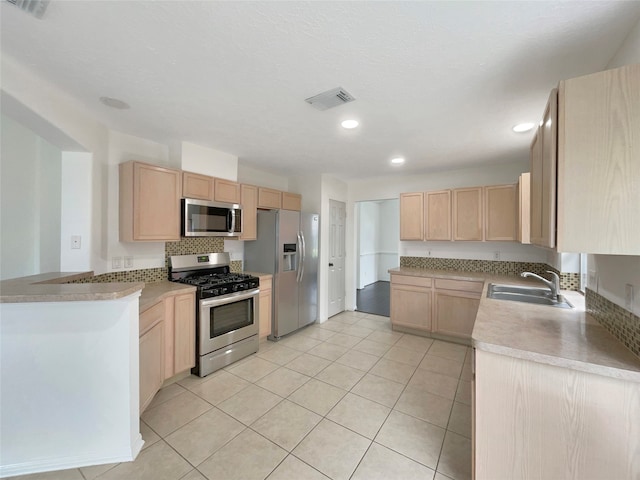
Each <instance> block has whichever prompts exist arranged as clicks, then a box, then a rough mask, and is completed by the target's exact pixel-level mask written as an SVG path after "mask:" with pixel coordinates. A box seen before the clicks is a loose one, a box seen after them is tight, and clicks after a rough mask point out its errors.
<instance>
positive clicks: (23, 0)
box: [7, 0, 49, 18]
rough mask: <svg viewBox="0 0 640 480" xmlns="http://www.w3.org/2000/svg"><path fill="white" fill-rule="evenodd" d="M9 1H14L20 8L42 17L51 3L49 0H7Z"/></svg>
mask: <svg viewBox="0 0 640 480" xmlns="http://www.w3.org/2000/svg"><path fill="white" fill-rule="evenodd" d="M7 2H9V3H13V4H14V5H15V6H16V7H18V8H19V9H20V10H24V11H25V12H27V13H28V14H30V15H33V16H34V17H36V18H42V16H43V15H44V11H45V10H46V9H47V6H48V5H49V0H7Z"/></svg>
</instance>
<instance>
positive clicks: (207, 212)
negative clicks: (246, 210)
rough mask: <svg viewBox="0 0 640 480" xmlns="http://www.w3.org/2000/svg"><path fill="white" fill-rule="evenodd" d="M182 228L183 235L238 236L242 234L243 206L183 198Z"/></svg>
mask: <svg viewBox="0 0 640 480" xmlns="http://www.w3.org/2000/svg"><path fill="white" fill-rule="evenodd" d="M181 230H182V236H183V237H237V236H239V235H241V234H242V207H241V206H240V205H238V204H231V203H214V202H207V201H205V200H194V199H192V198H183V199H182V228H181Z"/></svg>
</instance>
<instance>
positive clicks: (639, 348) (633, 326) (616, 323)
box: [585, 288, 640, 357]
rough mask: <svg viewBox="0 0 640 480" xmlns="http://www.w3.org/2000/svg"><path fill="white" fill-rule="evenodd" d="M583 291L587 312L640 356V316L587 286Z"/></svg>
mask: <svg viewBox="0 0 640 480" xmlns="http://www.w3.org/2000/svg"><path fill="white" fill-rule="evenodd" d="M585 293H586V294H585V304H586V307H587V312H589V313H590V314H591V315H592V316H593V317H594V318H595V319H596V320H597V321H598V322H599V323H600V324H601V325H602V326H603V327H604V328H606V329H607V330H608V331H609V333H611V334H612V335H613V336H614V337H616V338H617V339H618V340H620V341H621V342H622V343H623V344H624V345H625V346H626V347H627V348H628V349H629V350H631V351H632V352H633V353H634V354H635V355H637V356H638V357H640V317H638V315H635V314H633V313H632V312H630V311H628V310H625V309H624V308H622V307H621V306H619V305H616V304H615V303H613V302H612V301H610V300H608V299H606V298H605V297H603V296H602V295H600V294H598V293H596V292H594V291H593V290H591V289H589V288H587V289H586V292H585Z"/></svg>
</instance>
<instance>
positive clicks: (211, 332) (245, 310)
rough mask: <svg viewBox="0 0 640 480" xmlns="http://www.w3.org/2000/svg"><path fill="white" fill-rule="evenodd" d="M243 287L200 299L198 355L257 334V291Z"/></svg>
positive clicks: (256, 289) (258, 291)
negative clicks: (237, 290) (234, 291)
mask: <svg viewBox="0 0 640 480" xmlns="http://www.w3.org/2000/svg"><path fill="white" fill-rule="evenodd" d="M259 293H260V289H258V288H254V289H253V290H245V291H243V292H236V293H231V294H229V295H223V296H220V297H213V298H207V299H204V300H200V318H199V327H200V329H199V332H198V333H199V341H198V349H199V354H200V355H206V354H208V353H211V352H213V351H214V350H218V349H220V348H224V347H227V346H229V345H231V344H232V343H235V342H238V341H240V340H243V339H245V338H248V337H250V336H252V335H257V334H258V324H259V323H258V294H259Z"/></svg>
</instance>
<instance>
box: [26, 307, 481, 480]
mask: <svg viewBox="0 0 640 480" xmlns="http://www.w3.org/2000/svg"><path fill="white" fill-rule="evenodd" d="M470 355H471V351H470V348H468V347H465V346H462V345H457V344H453V343H447V342H442V341H438V340H435V341H434V340H432V339H428V338H423V337H417V336H414V335H407V334H401V333H397V332H393V331H391V328H390V323H389V319H388V318H386V317H379V316H375V315H369V314H364V313H359V312H344V313H342V314H340V315H337V316H335V317H333V318H331V319H330V320H329V321H327V322H325V323H322V324H319V325H312V326H310V327H307V328H305V329H303V330H301V331H299V332H297V333H295V334H293V335H291V336H290V337H288V338H285V339H283V340H281V341H280V342H277V343H274V342H266V341H265V342H262V343H261V345H260V351H259V352H258V353H257V354H255V355H252V356H250V357H248V358H246V359H243V360H242V361H240V362H236V363H234V364H233V365H230V366H228V367H227V368H225V369H224V370H220V371H218V372H215V373H214V374H212V375H210V376H208V377H205V378H198V377H196V376H190V377H188V378H185V379H183V380H181V381H179V382H178V383H176V384H173V385H170V386H168V387H165V388H164V389H162V390H161V391H160V392H158V394H157V395H156V397H155V398H154V400H153V402H152V403H151V405H150V406H149V408H147V410H146V411H145V412H144V414H143V415H142V420H141V431H142V436H143V439H144V440H145V445H144V449H143V451H142V452H141V453H140V455H139V456H138V458H137V459H136V460H135V461H134V462H128V463H121V464H113V465H100V466H95V467H88V468H80V469H74V470H66V471H60V472H49V473H45V474H36V475H27V476H22V477H15V478H20V479H22V478H24V479H29V480H41V479H43V480H44V479H46V480H92V479H96V478H97V479H100V480H116V479H122V480H124V479H126V480H138V479H140V480H147V479H148V480H178V479H184V480H203V479H209V480H233V479H242V480H252V479H265V478H267V479H269V480H307V479H308V480H316V479H318V480H319V479H325V480H326V479H327V478H329V479H333V480H347V479H351V480H376V479H385V480H386V479H421V480H447V479H454V480H463V479H469V478H471V407H470V405H471V382H470V380H471V357H470Z"/></svg>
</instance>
